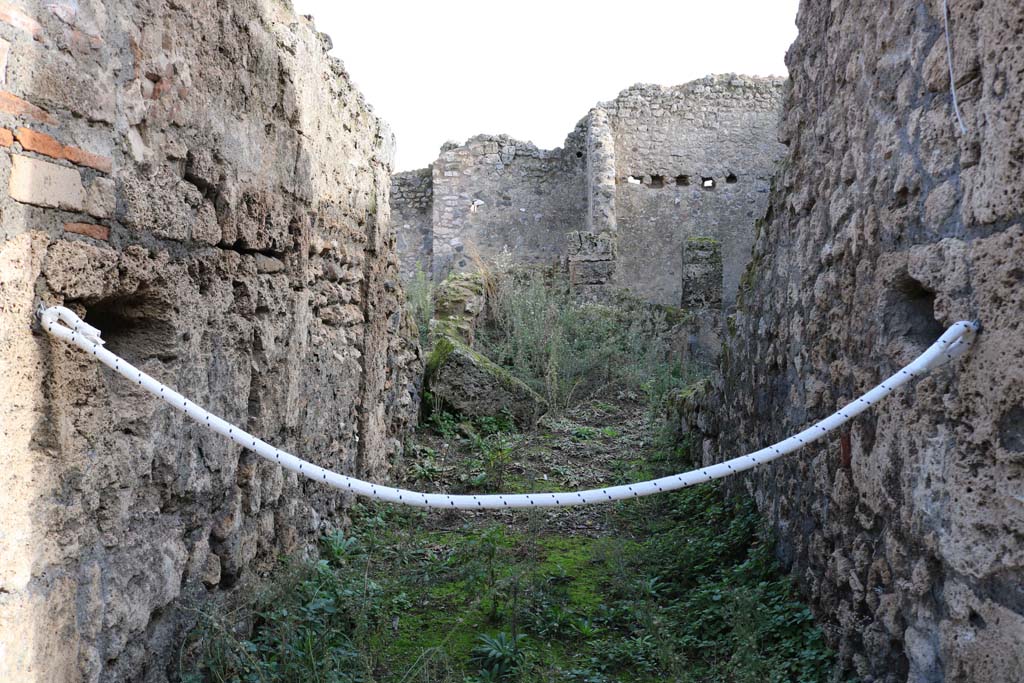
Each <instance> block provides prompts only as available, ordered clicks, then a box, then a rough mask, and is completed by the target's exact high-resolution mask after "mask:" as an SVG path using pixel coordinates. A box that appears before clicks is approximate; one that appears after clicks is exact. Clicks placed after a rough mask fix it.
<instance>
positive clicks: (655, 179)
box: [651, 175, 665, 187]
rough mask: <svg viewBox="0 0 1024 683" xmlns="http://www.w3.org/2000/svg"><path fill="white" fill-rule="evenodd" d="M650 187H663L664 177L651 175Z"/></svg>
mask: <svg viewBox="0 0 1024 683" xmlns="http://www.w3.org/2000/svg"><path fill="white" fill-rule="evenodd" d="M651 187H665V176H661V175H652V176H651Z"/></svg>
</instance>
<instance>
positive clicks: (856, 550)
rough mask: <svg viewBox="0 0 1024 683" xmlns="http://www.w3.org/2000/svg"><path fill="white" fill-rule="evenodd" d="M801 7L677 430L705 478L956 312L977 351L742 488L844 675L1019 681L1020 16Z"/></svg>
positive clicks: (803, 419)
mask: <svg viewBox="0 0 1024 683" xmlns="http://www.w3.org/2000/svg"><path fill="white" fill-rule="evenodd" d="M942 5H943V3H942V2H941V0H929V1H928V2H925V3H921V2H917V1H916V0H897V1H896V2H892V3H888V4H885V5H877V4H864V3H838V4H837V3H832V4H831V5H827V4H821V3H814V2H804V3H802V7H801V9H800V13H799V15H798V16H799V19H798V23H799V28H800V35H799V38H798V39H797V41H796V42H795V43H794V45H793V47H792V48H791V49H790V51H789V54H788V58H787V61H788V64H789V71H790V78H791V83H792V87H791V89H789V91H788V93H787V96H786V106H785V115H784V122H783V127H782V133H783V137H784V139H786V140H787V142H788V145H789V150H788V153H787V156H786V159H785V161H784V162H783V164H782V165H781V167H780V172H779V174H778V176H777V177H776V178H775V181H774V190H773V192H772V195H771V201H770V206H769V209H768V216H767V218H766V220H765V222H764V224H763V226H762V227H761V229H760V233H759V235H758V237H757V241H756V245H755V249H754V256H753V260H752V262H751V265H750V268H749V269H748V270H747V273H746V275H745V277H744V284H743V286H742V288H741V293H740V302H739V306H738V313H737V315H736V317H735V319H734V321H733V324H732V325H730V328H731V329H732V330H733V333H732V334H731V336H730V338H729V339H728V343H727V349H726V353H725V354H724V355H723V358H724V360H725V363H724V366H723V373H724V379H723V380H722V382H721V385H720V386H719V387H717V389H716V390H715V391H714V392H713V394H712V395H711V396H709V397H707V398H706V400H705V401H704V404H703V407H702V408H701V409H699V410H697V411H696V412H695V413H694V414H692V415H691V416H690V426H691V429H692V430H693V431H694V432H695V434H696V436H697V443H703V459H704V461H705V462H712V461H716V460H719V459H723V458H725V457H730V456H733V455H735V454H737V453H744V452H748V451H749V450H751V449H753V448H755V447H760V446H762V445H764V444H767V443H771V442H773V441H775V440H777V439H779V438H780V437H783V436H785V435H788V434H791V433H793V432H794V431H795V430H797V429H798V428H802V427H803V426H805V425H806V424H807V423H808V422H809V421H810V420H812V419H817V418H819V417H821V416H824V415H827V414H828V413H830V412H831V411H833V410H834V409H835V408H836V407H837V406H839V405H842V403H844V402H845V401H848V400H849V399H850V398H851V397H853V396H856V395H858V394H859V393H861V392H862V391H864V390H865V389H867V388H869V387H871V386H873V385H874V384H875V383H877V382H878V381H879V379H881V378H884V377H885V376H886V375H888V374H889V373H891V372H893V371H895V370H896V369H897V368H898V367H900V366H901V365H902V364H903V363H905V362H907V361H908V360H910V359H911V358H912V357H914V356H915V355H917V354H918V353H920V352H921V351H922V350H923V349H924V348H925V347H926V346H927V345H928V344H930V343H931V342H932V341H933V340H934V339H935V338H936V337H937V336H938V335H939V334H940V333H941V332H942V330H943V329H944V328H945V327H946V326H947V325H949V324H950V323H952V322H955V321H957V320H960V319H975V318H977V319H979V320H980V321H981V323H982V325H983V328H984V329H983V332H982V334H981V336H980V337H979V340H978V342H977V345H976V346H975V348H974V349H973V350H972V352H971V353H970V355H969V356H967V357H966V358H964V359H963V360H962V361H960V362H958V363H955V364H954V365H953V366H951V367H944V368H941V369H939V370H936V371H934V372H933V373H932V374H930V375H929V376H928V377H927V378H925V379H921V380H919V381H916V382H914V383H913V384H912V385H911V386H909V387H907V388H905V389H902V390H901V391H900V392H898V394H897V395H896V396H894V397H893V398H891V399H890V400H889V401H887V402H886V403H884V404H883V405H880V406H879V407H878V408H877V409H876V410H872V411H871V412H870V413H867V414H865V415H863V416H861V417H859V418H858V419H857V420H856V421H855V422H853V423H852V424H851V426H850V428H849V430H848V431H847V432H845V433H842V434H840V435H837V436H836V437H835V438H829V439H828V440H826V441H825V442H823V443H821V444H820V445H816V446H814V447H812V448H808V449H806V450H804V451H801V452H800V453H799V454H795V455H794V456H791V457H789V458H787V459H785V460H783V461H780V462H779V463H777V464H774V465H772V466H771V467H769V468H765V469H762V470H757V471H756V472H755V473H753V474H752V475H751V476H749V477H747V478H746V486H747V487H748V488H749V489H750V490H751V491H752V492H753V494H754V495H755V497H756V499H757V501H758V505H759V507H760V508H761V510H762V511H763V512H764V513H765V515H767V516H768V517H769V518H770V519H771V521H772V522H773V524H774V527H775V530H776V532H777V534H778V539H779V546H778V548H779V554H780V556H781V558H782V559H783V560H784V562H785V563H786V565H787V566H789V567H790V568H791V570H792V573H793V575H794V576H795V577H797V579H798V580H799V583H800V585H801V587H802V588H803V590H804V591H805V592H806V594H807V595H808V596H809V597H810V598H811V599H812V601H813V604H814V605H815V607H816V610H817V612H818V614H819V616H820V617H822V618H823V619H824V620H825V621H826V622H828V623H830V625H831V626H830V631H829V632H830V635H831V638H832V641H833V644H834V645H836V646H837V648H838V650H839V652H840V653H841V655H842V660H843V662H844V663H845V664H846V665H847V667H849V669H851V670H852V671H853V673H854V674H856V675H857V676H859V677H860V680H875V681H885V682H890V681H892V682H895V681H900V682H902V681H913V682H914V683H931V682H934V683H939V682H945V683H953V682H962V683H968V682H971V681H1021V680H1024V647H1022V645H1024V591H1022V586H1024V583H1022V581H1021V577H1022V576H1024V536H1022V533H1021V530H1022V529H1024V497H1022V488H1021V482H1024V408H1022V405H1024V181H1022V179H1021V174H1020V169H1021V163H1022V157H1021V154H1022V152H1021V150H1024V123H1022V122H1024V43H1022V36H1024V5H1021V3H1019V2H1016V1H1012V0H1003V1H997V2H986V3H984V4H980V3H973V4H972V3H957V2H951V3H949V5H950V11H951V17H950V23H951V32H950V40H951V42H952V45H953V53H954V59H953V68H954V78H955V83H956V86H957V94H958V95H959V99H960V105H961V109H962V113H963V119H964V124H965V126H966V132H961V131H960V130H959V127H958V124H957V121H956V117H955V115H954V112H953V110H952V105H951V98H950V93H949V76H948V66H947V61H946V60H947V51H946V38H945V35H944V31H943V19H942Z"/></svg>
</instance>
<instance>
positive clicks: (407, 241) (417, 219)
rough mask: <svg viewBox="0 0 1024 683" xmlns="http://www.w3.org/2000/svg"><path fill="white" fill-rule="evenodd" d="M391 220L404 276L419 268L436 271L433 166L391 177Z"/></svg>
mask: <svg viewBox="0 0 1024 683" xmlns="http://www.w3.org/2000/svg"><path fill="white" fill-rule="evenodd" d="M390 203H391V223H392V225H394V232H395V237H396V240H397V242H396V245H397V249H398V254H399V256H400V260H401V269H402V277H403V278H405V279H407V280H408V279H411V278H412V277H415V275H416V272H417V269H421V270H422V271H423V272H424V273H427V274H432V273H433V270H434V265H433V263H434V226H433V221H434V182H433V172H432V170H431V168H421V169H417V170H415V171H405V172H403V173H396V174H394V175H393V176H391V197H390Z"/></svg>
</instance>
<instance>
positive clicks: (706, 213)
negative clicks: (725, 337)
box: [600, 75, 785, 307]
mask: <svg viewBox="0 0 1024 683" xmlns="http://www.w3.org/2000/svg"><path fill="white" fill-rule="evenodd" d="M783 83H784V80H783V79H780V78H753V77H748V76H735V75H723V76H709V77H707V78H703V79H699V80H696V81H692V82H690V83H686V84H684V85H679V86H673V87H662V86H656V85H636V86H633V87H631V88H629V89H627V90H624V91H623V92H622V93H621V94H620V95H619V96H618V97H617V98H616V99H615V100H613V101H611V102H607V103H604V104H602V105H600V109H601V110H603V111H604V112H606V113H607V117H608V120H609V126H610V127H611V129H612V131H613V136H614V141H615V158H614V162H615V179H616V188H615V216H616V222H617V232H618V235H619V240H618V249H617V266H616V281H617V282H618V283H619V284H620V285H621V286H624V287H627V288H629V289H631V290H632V291H634V292H635V293H636V294H638V295H640V296H642V297H644V298H645V299H647V300H649V301H654V302H657V303H663V304H669V305H673V306H678V305H679V302H680V300H681V299H682V298H684V297H685V296H686V294H685V293H684V292H683V291H682V289H681V288H682V281H683V272H682V270H683V255H682V252H683V246H684V244H685V242H686V239H687V238H689V237H712V238H714V239H716V240H718V241H719V243H720V244H721V245H722V265H723V269H722V276H723V282H722V289H723V292H724V303H725V305H726V306H727V307H728V306H731V305H732V304H733V303H734V302H735V293H736V289H737V287H738V285H739V278H740V274H741V273H742V272H743V268H744V266H746V263H747V260H748V259H749V258H750V247H751V244H752V242H753V234H754V230H753V226H754V222H755V221H757V220H758V219H759V218H760V217H761V216H763V215H764V210H765V207H766V205H767V198H768V186H769V182H770V180H771V177H772V174H773V173H774V172H775V167H776V164H777V163H778V160H779V158H780V157H781V155H782V153H783V151H784V149H785V148H784V147H783V145H782V144H781V143H779V142H778V136H777V127H778V118H779V109H780V106H781V96H782V86H783Z"/></svg>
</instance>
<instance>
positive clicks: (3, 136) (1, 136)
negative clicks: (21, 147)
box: [0, 128, 14, 147]
mask: <svg viewBox="0 0 1024 683" xmlns="http://www.w3.org/2000/svg"><path fill="white" fill-rule="evenodd" d="M12 144H14V133H12V132H11V131H9V130H7V129H6V128H0V145H2V146H4V147H10V146H11V145H12Z"/></svg>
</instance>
